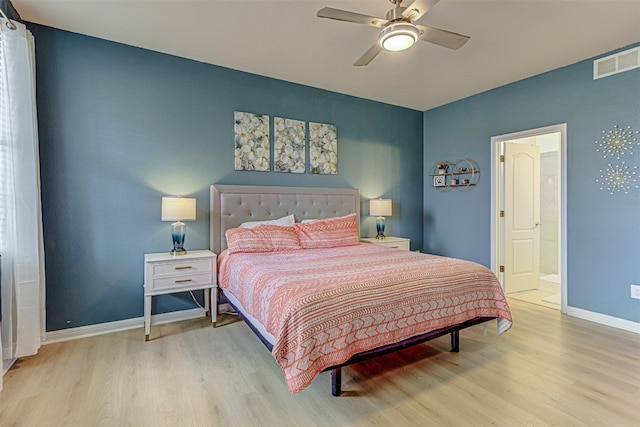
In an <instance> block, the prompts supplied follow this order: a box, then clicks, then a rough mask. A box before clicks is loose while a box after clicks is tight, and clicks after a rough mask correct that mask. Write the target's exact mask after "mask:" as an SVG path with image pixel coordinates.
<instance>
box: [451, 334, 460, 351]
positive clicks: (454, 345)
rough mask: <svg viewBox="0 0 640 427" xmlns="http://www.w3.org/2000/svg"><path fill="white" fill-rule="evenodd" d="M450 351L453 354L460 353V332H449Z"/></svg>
mask: <svg viewBox="0 0 640 427" xmlns="http://www.w3.org/2000/svg"><path fill="white" fill-rule="evenodd" d="M451 351H452V352H453V353H458V352H459V351H460V331H454V332H451Z"/></svg>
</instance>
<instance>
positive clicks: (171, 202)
mask: <svg viewBox="0 0 640 427" xmlns="http://www.w3.org/2000/svg"><path fill="white" fill-rule="evenodd" d="M195 220H196V199H194V198H190V197H163V198H162V221H195Z"/></svg>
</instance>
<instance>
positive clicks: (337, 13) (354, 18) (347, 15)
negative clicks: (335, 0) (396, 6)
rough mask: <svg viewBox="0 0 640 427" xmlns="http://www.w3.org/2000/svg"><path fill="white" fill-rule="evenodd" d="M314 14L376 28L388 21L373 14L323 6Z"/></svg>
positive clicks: (319, 16)
mask: <svg viewBox="0 0 640 427" xmlns="http://www.w3.org/2000/svg"><path fill="white" fill-rule="evenodd" d="M316 16H317V17H318V18H328V19H335V20H336V21H343V22H352V23H354V24H364V25H370V26H372V27H378V28H382V27H384V26H385V25H387V22H388V21H387V20H386V19H380V18H376V17H375V16H369V15H363V14H361V13H355V12H349V11H346V10H340V9H334V8H332V7H323V8H322V9H320V10H319V11H318V13H317V14H316Z"/></svg>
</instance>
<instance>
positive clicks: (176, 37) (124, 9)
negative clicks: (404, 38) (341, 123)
mask: <svg viewBox="0 0 640 427" xmlns="http://www.w3.org/2000/svg"><path fill="white" fill-rule="evenodd" d="M410 2H412V0H406V4H404V5H405V6H406V5H408V4H410ZM12 3H13V5H14V7H15V8H16V9H17V10H18V12H19V13H20V15H21V16H22V18H23V19H24V20H26V21H31V22H36V23H38V24H43V25H47V26H51V27H55V28H61V29H64V30H68V31H72V32H76V33H80V34H86V35H90V36H95V37H99V38H102V39H107V40H113V41H117V42H120V43H125V44H128V45H132V46H139V47H143V48H147V49H151V50H155V51H159V52H164V53H168V54H172V55H177V56H181V57H185V58H190V59H194V60H197V61H201V62H206V63H211V64H216V65H220V66H223V67H228V68H233V69H236V70H242V71H247V72H250V73H255V74H260V75H263V76H268V77H274V78H277V79H282V80H287V81H291V82H295V83H301V84H304V85H308V86H313V87H318V88H322V89H327V90H331V91H335V92H340V93H344V94H349V95H354V96H358V97H362V98H366V99H372V100H375V101H380V102H385V103H389V104H393V105H399V106H403V107H408V108H412V109H415V110H419V111H424V110H428V109H430V108H433V107H436V106H440V105H443V104H447V103H449V102H452V101H455V100H458V99H462V98H465V97H467V96H470V95H473V94H476V93H480V92H483V91H486V90H488V89H492V88H495V87H498V86H502V85H505V84H508V83H511V82H514V81H517V80H521V79H524V78H527V77H530V76H534V75H537V74H540V73H544V72H546V71H549V70H553V69H555V68H559V67H562V66H566V65H569V64H573V63H575V62H578V61H580V60H583V59H587V58H590V57H593V56H597V55H601V54H603V53H606V52H608V51H610V50H613V49H617V48H620V47H623V46H626V45H629V44H631V43H635V42H639V41H640V0H592V1H589V0H441V1H440V2H439V3H438V4H437V5H435V6H434V7H433V8H432V9H431V10H430V11H429V12H428V13H427V14H426V15H424V16H423V17H422V18H420V19H419V20H418V22H417V23H419V24H422V25H428V26H433V27H437V28H442V29H446V30H450V31H454V32H457V33H462V34H466V35H469V36H471V40H470V41H469V42H468V43H467V44H466V45H465V46H463V47H462V48H461V49H459V50H457V51H454V50H449V49H445V48H442V47H439V46H436V45H432V44H429V43H425V42H418V43H417V44H416V45H415V46H413V47H412V48H411V49H409V50H407V51H404V52H395V53H391V52H382V53H381V54H380V55H378V57H376V58H375V59H374V60H373V61H372V62H371V63H370V64H369V65H368V66H366V67H354V66H353V65H352V64H353V63H354V62H355V61H356V60H357V59H358V58H359V57H360V56H361V55H362V54H363V53H364V52H365V51H366V50H367V49H368V48H369V47H370V46H371V45H372V44H373V43H374V42H375V40H376V37H377V34H378V31H379V30H377V29H376V28H373V27H368V26H364V25H358V24H351V23H345V22H338V21H333V20H328V19H320V18H317V17H316V12H317V11H318V10H319V9H320V8H322V7H324V6H330V7H333V8H338V9H346V10H349V11H352V12H358V13H362V14H367V15H372V16H378V17H381V18H384V16H385V13H386V11H387V10H389V9H390V8H392V7H393V5H392V4H391V3H390V2H389V0H360V1H353V0H348V1H342V0H321V1H317V0H297V1H294V0H129V1H125V0H12ZM36 46H37V40H36Z"/></svg>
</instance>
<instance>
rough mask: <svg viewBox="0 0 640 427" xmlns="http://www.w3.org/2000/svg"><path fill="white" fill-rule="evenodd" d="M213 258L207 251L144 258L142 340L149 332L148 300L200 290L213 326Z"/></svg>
mask: <svg viewBox="0 0 640 427" xmlns="http://www.w3.org/2000/svg"><path fill="white" fill-rule="evenodd" d="M216 259H217V255H216V254H214V253H213V252H211V251H208V250H198V251H189V252H188V253H187V254H185V255H171V254H169V253H168V252H163V253H157V254H145V255H144V337H145V341H149V332H150V331H151V298H152V297H154V296H156V295H163V294H171V293H174V292H184V291H195V290H198V289H204V300H205V303H204V304H205V307H204V309H205V314H206V315H209V311H211V313H210V314H211V322H212V323H213V327H215V326H216V318H217V315H218V282H217V279H216V268H217V267H216Z"/></svg>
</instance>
